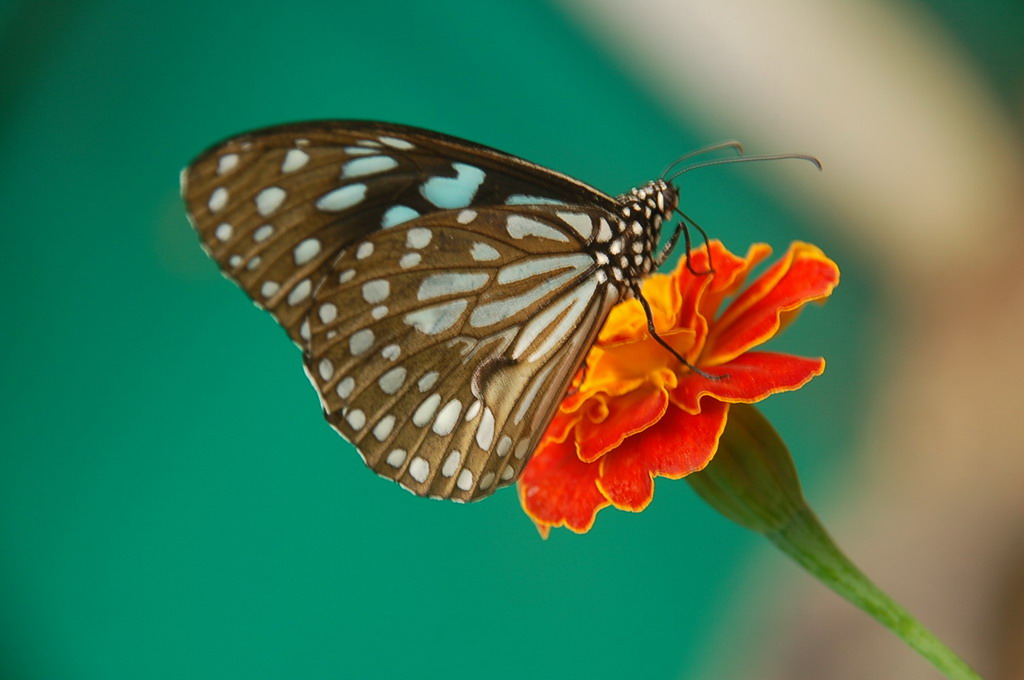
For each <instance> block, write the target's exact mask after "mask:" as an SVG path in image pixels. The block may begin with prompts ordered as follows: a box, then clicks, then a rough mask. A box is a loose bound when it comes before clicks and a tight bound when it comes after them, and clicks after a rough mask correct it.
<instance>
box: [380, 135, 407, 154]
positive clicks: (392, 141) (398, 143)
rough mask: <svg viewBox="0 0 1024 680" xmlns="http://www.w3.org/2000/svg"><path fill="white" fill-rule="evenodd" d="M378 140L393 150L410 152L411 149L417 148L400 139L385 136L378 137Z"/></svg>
mask: <svg viewBox="0 0 1024 680" xmlns="http://www.w3.org/2000/svg"><path fill="white" fill-rule="evenodd" d="M377 139H379V140H380V141H382V142H384V143H385V144H387V145H388V146H390V147H391V148H392V149H401V150H402V151H408V150H409V149H414V148H416V147H414V146H413V145H412V142H407V141H405V140H404V139H399V138H398V137H388V136H386V135H383V136H380V137H378V138H377Z"/></svg>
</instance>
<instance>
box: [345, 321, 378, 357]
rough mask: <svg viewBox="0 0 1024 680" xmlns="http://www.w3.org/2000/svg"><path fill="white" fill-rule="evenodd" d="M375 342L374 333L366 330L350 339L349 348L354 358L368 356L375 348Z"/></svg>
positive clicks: (356, 333) (358, 332)
mask: <svg viewBox="0 0 1024 680" xmlns="http://www.w3.org/2000/svg"><path fill="white" fill-rule="evenodd" d="M373 341H374V337H373V331H372V330H370V329H369V328H364V329H362V330H361V331H356V332H355V333H353V334H352V337H350V338H349V339H348V348H349V350H350V351H351V352H352V356H354V357H358V356H361V355H363V354H366V352H367V351H368V350H369V349H370V348H371V347H373Z"/></svg>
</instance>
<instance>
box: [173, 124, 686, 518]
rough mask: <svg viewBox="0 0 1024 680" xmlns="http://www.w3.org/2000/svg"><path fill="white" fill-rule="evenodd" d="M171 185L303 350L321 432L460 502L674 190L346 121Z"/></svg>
mask: <svg viewBox="0 0 1024 680" xmlns="http://www.w3.org/2000/svg"><path fill="white" fill-rule="evenodd" d="M182 193H183V196H184V198H185V201H186V205H187V208H188V212H189V216H190V218H191V220H192V222H193V224H194V225H195V227H196V229H197V231H198V232H199V234H200V238H201V240H202V244H203V246H204V248H205V249H206V251H207V252H208V253H209V254H210V256H211V257H212V258H213V259H215V260H216V261H217V262H218V264H219V265H220V267H221V269H222V271H223V272H224V273H225V275H226V276H228V277H229V278H231V279H232V280H234V281H236V282H237V283H238V284H239V285H240V286H241V287H242V288H243V290H245V291H246V293H247V294H248V295H249V296H250V297H251V298H252V299H253V301H254V302H255V303H256V304H257V305H258V306H260V307H262V308H265V309H267V310H268V311H270V312H271V313H272V314H273V315H274V317H275V318H276V319H277V320H278V321H279V322H280V323H281V325H282V326H283V327H284V328H285V330H286V331H287V332H288V334H289V335H290V336H291V338H292V339H293V340H294V341H295V342H296V343H297V344H298V345H299V346H300V347H301V348H302V350H303V359H304V364H305V368H306V372H307V374H308V375H309V377H310V380H311V381H312V383H313V385H314V387H315V388H316V390H317V393H318V394H319V396H320V400H321V404H322V406H323V410H324V415H325V417H326V418H327V420H328V421H329V422H330V424H331V425H332V426H333V427H334V428H335V429H336V430H337V431H338V432H339V433H340V434H341V435H342V436H344V437H345V438H346V439H348V440H349V441H351V442H352V443H353V444H354V445H355V446H356V448H357V450H358V451H359V452H360V454H361V455H362V456H363V458H364V460H365V461H366V463H367V464H368V465H369V466H370V467H372V468H373V469H374V470H375V471H377V472H378V473H379V474H381V475H383V476H386V477H389V478H391V479H394V480H396V481H398V482H399V483H401V484H402V485H403V486H405V487H406V488H408V489H409V490H411V491H413V492H414V493H417V494H419V495H425V496H434V497H442V498H450V499H453V500H460V501H468V500H476V499H478V498H481V497H483V496H486V495H489V494H490V493H491V492H493V491H494V489H495V488H497V487H499V486H502V485H505V484H509V483H511V482H513V481H514V480H515V479H516V478H517V477H518V475H519V473H520V472H521V471H522V469H523V467H524V466H525V464H526V462H527V460H528V458H529V455H530V454H531V453H532V451H533V449H534V448H535V447H536V446H537V444H538V443H539V440H540V438H541V437H542V435H543V434H544V431H545V429H546V427H547V425H548V423H549V422H550V420H551V418H552V417H553V415H554V413H555V411H556V409H557V407H558V403H559V401H560V400H561V398H562V397H563V396H564V394H565V391H566V389H567V388H568V385H569V383H570V381H571V380H572V377H573V375H575V373H576V371H577V370H578V368H579V366H580V365H581V364H582V362H583V360H584V358H585V356H586V354H587V351H588V350H589V348H590V346H591V345H592V344H593V342H594V339H595V338H596V336H597V333H598V331H599V330H600V328H601V325H602V324H603V322H604V320H605V318H606V317H607V315H608V313H609V312H610V311H611V308H612V307H613V306H614V305H615V303H617V302H619V301H620V300H622V299H624V298H626V297H628V296H629V295H631V294H633V293H634V292H636V291H638V286H639V282H640V281H641V280H642V279H643V277H644V276H646V275H647V274H648V273H650V272H651V271H652V269H654V268H656V266H657V264H659V263H660V262H659V259H660V257H659V256H657V255H655V253H654V251H655V249H656V248H657V244H658V241H659V238H660V232H661V226H662V224H663V223H664V221H666V220H667V219H668V218H669V217H670V216H671V214H672V211H673V210H674V209H675V207H676V203H677V200H678V195H677V193H676V190H675V188H674V187H672V186H671V185H670V184H667V183H666V182H664V181H662V180H656V181H654V182H651V183H648V184H646V185H644V186H642V187H640V188H637V189H633V190H632V191H630V192H629V193H627V194H624V195H622V196H619V197H616V198H613V197H610V196H608V195H606V194H604V193H602V192H600V191H598V190H596V189H594V188H592V187H589V186H587V185H586V184H583V183H582V182H579V181H577V180H575V179H572V178H570V177H568V176H566V175H562V174H560V173H557V172H555V171H552V170H548V169H546V168H543V167H541V166H538V165H535V164H532V163H529V162H528V161H524V160H522V159H519V158H516V157H514V156H510V155H508V154H505V153H502V152H500V151H497V150H494V149H491V148H489V147H485V146H481V145H477V144H473V143H471V142H466V141H463V140H459V139H456V138H454V137H448V136H446V135H441V134H439V133H434V132H429V131H426V130H420V129H417V128H410V127H406V126H400V125H390V124H384V123H372V122H360V121H322V122H315V123H302V124H297V125H285V126H278V127H273V128H267V129H265V130H261V131H257V132H254V133H250V134H247V135H242V136H239V137H235V138H232V139H229V140H227V141H225V142H223V143H221V144H219V145H216V146H215V147H213V148H211V149H210V150H208V151H207V152H205V153H204V154H202V155H201V156H200V157H199V158H197V159H196V161H195V162H194V163H193V164H192V165H191V166H189V167H188V168H186V170H185V171H184V172H183V175H182Z"/></svg>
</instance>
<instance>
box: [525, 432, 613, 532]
mask: <svg viewBox="0 0 1024 680" xmlns="http://www.w3.org/2000/svg"><path fill="white" fill-rule="evenodd" d="M598 467H599V465H598V464H597V463H584V462H583V461H581V460H580V459H579V458H578V457H577V456H576V446H575V443H574V442H573V440H572V439H571V438H570V439H568V440H566V441H564V442H557V441H551V440H549V441H545V442H544V443H543V444H541V446H540V447H538V448H537V451H536V453H534V454H533V457H532V458H530V462H529V463H527V465H526V469H525V470H523V474H522V476H521V477H520V478H519V484H518V489H519V502H520V504H521V505H522V506H523V510H524V511H525V512H526V514H527V515H528V516H529V517H530V519H532V520H533V521H534V522H535V523H536V524H537V528H538V529H539V530H540V532H541V535H542V536H545V537H547V532H548V529H549V528H550V527H562V526H564V527H568V528H569V529H572V530H573V531H575V532H576V533H584V532H586V531H588V530H589V529H590V527H591V526H593V525H594V517H595V516H596V515H597V511H598V510H600V509H601V508H604V507H607V506H608V499H607V498H605V497H604V496H603V495H601V492H600V490H599V489H598V488H597V484H596V480H597V475H598Z"/></svg>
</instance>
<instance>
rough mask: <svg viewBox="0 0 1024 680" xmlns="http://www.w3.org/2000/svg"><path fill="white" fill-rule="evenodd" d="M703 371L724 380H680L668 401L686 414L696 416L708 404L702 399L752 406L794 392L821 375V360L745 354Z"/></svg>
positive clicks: (691, 376)
mask: <svg viewBox="0 0 1024 680" xmlns="http://www.w3.org/2000/svg"><path fill="white" fill-rule="evenodd" d="M703 370H704V371H706V372H707V373H710V374H711V375H722V376H725V375H727V376H728V377H726V378H723V379H722V380H708V379H707V378H704V377H702V376H700V375H697V374H696V373H689V374H687V376H686V377H685V378H683V379H682V380H680V381H679V385H678V386H677V387H676V388H675V389H674V390H672V391H671V394H670V397H671V399H672V403H673V404H674V405H676V406H678V407H679V408H681V409H683V410H684V411H686V412H688V413H699V412H701V410H702V408H707V405H708V404H709V403H712V402H711V400H707V399H704V400H702V399H701V398H702V397H713V398H714V399H717V400H719V401H725V402H729V403H732V404H752V403H754V402H756V401H761V400H762V399H764V398H766V397H769V396H771V395H773V394H777V393H779V392H788V391H790V390H795V389H798V388H800V387H803V386H804V385H805V384H807V381H809V380H810V379H811V378H813V377H814V376H816V375H821V374H822V372H823V371H824V370H825V360H824V359H820V358H819V359H807V358H804V357H795V356H792V355H789V354H778V353H775V352H747V353H745V354H744V355H742V356H740V357H737V358H736V359H733V360H732V361H730V362H728V363H725V364H722V365H720V366H714V367H712V368H704V369H703Z"/></svg>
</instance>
